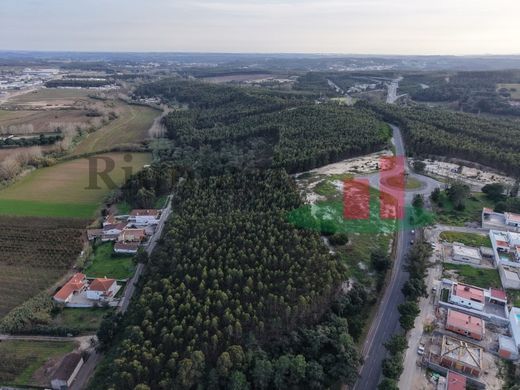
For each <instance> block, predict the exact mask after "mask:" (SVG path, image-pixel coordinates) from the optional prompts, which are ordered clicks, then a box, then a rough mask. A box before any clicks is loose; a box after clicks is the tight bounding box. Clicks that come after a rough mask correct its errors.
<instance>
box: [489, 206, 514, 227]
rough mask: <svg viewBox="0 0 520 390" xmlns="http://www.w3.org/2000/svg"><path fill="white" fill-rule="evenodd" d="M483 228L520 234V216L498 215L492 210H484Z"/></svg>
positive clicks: (510, 214)
mask: <svg viewBox="0 0 520 390" xmlns="http://www.w3.org/2000/svg"><path fill="white" fill-rule="evenodd" d="M482 227H483V228H485V229H493V230H502V231H511V232H520V214H514V213H497V212H496V211H493V210H492V209H490V208H487V207H484V208H483V209H482Z"/></svg>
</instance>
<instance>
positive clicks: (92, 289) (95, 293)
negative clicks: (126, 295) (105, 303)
mask: <svg viewBox="0 0 520 390" xmlns="http://www.w3.org/2000/svg"><path fill="white" fill-rule="evenodd" d="M117 289H118V286H117V282H116V280H115V279H108V278H97V279H94V280H93V281H92V282H91V283H90V285H89V286H88V289H87V299H91V300H93V301H100V300H108V299H111V298H113V297H114V296H115V295H116V292H117Z"/></svg>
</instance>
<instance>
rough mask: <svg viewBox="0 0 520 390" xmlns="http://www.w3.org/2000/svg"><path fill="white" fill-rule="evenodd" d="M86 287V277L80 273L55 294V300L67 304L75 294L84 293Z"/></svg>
mask: <svg viewBox="0 0 520 390" xmlns="http://www.w3.org/2000/svg"><path fill="white" fill-rule="evenodd" d="M86 285H87V283H86V281H85V275H84V274H82V273H79V272H78V273H76V274H74V275H73V276H72V278H70V280H69V281H68V282H67V283H65V284H64V285H63V287H62V288H60V289H59V291H58V292H57V293H56V294H54V297H53V299H54V300H55V301H56V302H59V303H67V302H69V301H70V299H71V298H72V296H73V295H74V294H77V293H79V292H81V291H83V290H84V289H85V287H86Z"/></svg>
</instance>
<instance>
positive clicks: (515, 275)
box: [498, 264, 520, 290]
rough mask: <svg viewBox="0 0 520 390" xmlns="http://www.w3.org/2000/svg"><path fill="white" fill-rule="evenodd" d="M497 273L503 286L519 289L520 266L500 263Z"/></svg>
mask: <svg viewBox="0 0 520 390" xmlns="http://www.w3.org/2000/svg"><path fill="white" fill-rule="evenodd" d="M498 274H499V275H500V281H501V282H502V286H504V288H510V289H514V290H520V268H518V267H510V266H508V265H502V264H500V265H499V266H498Z"/></svg>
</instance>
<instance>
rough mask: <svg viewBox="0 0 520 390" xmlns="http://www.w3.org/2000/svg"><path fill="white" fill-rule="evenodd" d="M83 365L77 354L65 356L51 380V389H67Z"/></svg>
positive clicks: (72, 353)
mask: <svg viewBox="0 0 520 390" xmlns="http://www.w3.org/2000/svg"><path fill="white" fill-rule="evenodd" d="M83 363H84V361H83V358H82V357H81V354H80V353H78V352H71V353H69V354H67V355H65V357H64V358H63V359H62V360H61V362H60V365H59V366H58V369H57V370H56V372H55V373H54V375H53V376H52V378H51V387H52V388H53V389H55V390H66V389H69V388H70V385H71V384H72V382H73V381H74V379H75V378H76V375H77V374H78V372H79V370H80V369H81V366H83Z"/></svg>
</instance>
